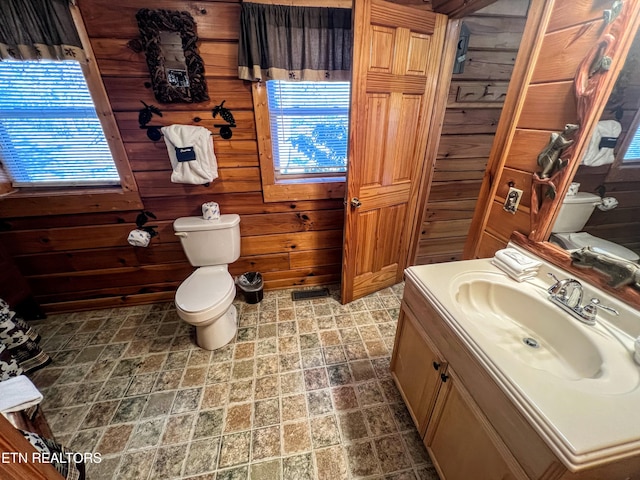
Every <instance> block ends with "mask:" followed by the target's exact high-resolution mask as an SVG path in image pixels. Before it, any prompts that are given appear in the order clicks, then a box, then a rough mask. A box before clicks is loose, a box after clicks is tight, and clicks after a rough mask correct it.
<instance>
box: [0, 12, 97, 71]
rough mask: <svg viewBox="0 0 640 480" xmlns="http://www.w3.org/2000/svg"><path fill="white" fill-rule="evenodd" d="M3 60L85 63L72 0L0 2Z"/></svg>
mask: <svg viewBox="0 0 640 480" xmlns="http://www.w3.org/2000/svg"><path fill="white" fill-rule="evenodd" d="M0 59H4V60H8V59H15V60H40V59H49V60H78V61H81V62H84V61H86V57H85V54H84V51H83V50H82V42H81V41H80V37H79V36H78V32H77V30H76V27H75V24H74V23H73V18H72V16H71V10H70V6H69V0H2V1H0Z"/></svg>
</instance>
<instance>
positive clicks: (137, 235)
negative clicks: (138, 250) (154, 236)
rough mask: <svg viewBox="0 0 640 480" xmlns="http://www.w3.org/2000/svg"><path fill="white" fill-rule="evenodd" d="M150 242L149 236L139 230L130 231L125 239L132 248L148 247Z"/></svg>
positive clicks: (147, 233)
mask: <svg viewBox="0 0 640 480" xmlns="http://www.w3.org/2000/svg"><path fill="white" fill-rule="evenodd" d="M150 241H151V234H150V233H149V232H145V231H144V230H139V229H135V230H131V231H130V232H129V237H128V238H127V242H129V244H130V245H133V246H134V247H148V246H149V242H150Z"/></svg>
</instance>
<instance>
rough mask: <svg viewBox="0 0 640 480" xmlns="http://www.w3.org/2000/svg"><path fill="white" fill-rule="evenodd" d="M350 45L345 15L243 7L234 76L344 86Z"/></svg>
mask: <svg viewBox="0 0 640 480" xmlns="http://www.w3.org/2000/svg"><path fill="white" fill-rule="evenodd" d="M352 42H353V40H352V32H351V10H350V9H346V8H316V7H290V6H284V5H267V4H260V3H243V4H242V11H241V14H240V42H239V45H238V76H239V77H240V78H241V79H243V80H250V81H261V80H263V81H266V80H294V81H295V80H306V81H348V80H350V79H351V54H352Z"/></svg>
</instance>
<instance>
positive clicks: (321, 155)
mask: <svg viewBox="0 0 640 480" xmlns="http://www.w3.org/2000/svg"><path fill="white" fill-rule="evenodd" d="M267 99H268V103H269V120H270V123H271V144H272V147H273V163H274V169H275V173H276V177H280V178H282V177H284V176H286V175H290V176H293V175H298V176H307V175H321V176H327V175H336V174H338V175H339V174H344V172H346V171H347V140H348V137H349V82H285V81H280V80H269V81H268V82H267Z"/></svg>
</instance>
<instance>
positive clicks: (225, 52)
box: [0, 0, 343, 312]
mask: <svg viewBox="0 0 640 480" xmlns="http://www.w3.org/2000/svg"><path fill="white" fill-rule="evenodd" d="M79 5H80V9H81V12H82V15H83V18H84V21H85V24H86V27H87V31H88V34H89V37H90V39H91V44H92V47H93V49H94V52H95V55H96V57H97V59H98V64H99V67H100V70H101V74H102V78H103V81H104V85H105V87H106V90H107V93H108V96H109V100H110V102H111V105H112V108H113V110H114V113H115V116H116V119H117V122H118V126H119V129H120V133H121V135H122V138H123V141H124V143H125V147H126V151H127V153H128V156H129V161H130V163H131V166H132V169H133V171H134V174H135V180H136V182H137V184H138V187H139V190H140V195H141V197H142V201H143V203H144V208H145V209H146V210H149V211H151V212H153V213H154V214H155V215H156V216H157V217H158V220H157V221H154V222H151V224H155V225H158V227H159V228H158V230H159V232H160V235H159V236H158V237H156V238H154V239H153V240H152V243H151V246H150V247H149V248H146V249H145V248H134V247H131V246H130V245H128V244H127V242H126V238H127V234H128V232H129V231H130V230H131V229H132V228H134V227H135V224H134V222H135V217H136V215H137V212H135V211H124V212H123V211H120V212H110V213H98V214H78V215H66V216H42V217H30V218H26V217H25V218H8V219H3V221H2V225H0V227H2V228H1V230H3V231H2V232H1V233H0V242H1V243H2V244H3V246H4V247H5V248H6V250H7V251H8V252H9V253H10V254H11V255H12V257H13V258H14V261H15V262H16V264H17V265H18V267H19V268H20V270H21V272H22V274H23V275H24V276H25V277H26V278H27V281H28V282H29V284H30V286H31V288H32V290H33V293H34V295H35V297H36V299H37V300H38V301H40V302H41V303H42V304H43V306H44V307H45V309H46V310H47V311H49V312H56V311H70V310H82V309H90V308H101V307H112V306H118V305H129V304H137V303H149V302H153V301H166V300H170V299H172V298H173V296H174V293H175V289H176V288H177V286H178V285H179V284H180V282H181V281H182V280H184V279H185V278H186V277H187V276H188V275H189V274H190V273H191V272H192V271H193V268H192V267H191V266H190V265H189V264H188V262H187V260H186V257H185V256H184V253H183V251H182V248H181V246H180V244H179V243H178V241H177V238H176V237H175V236H174V235H173V230H172V222H173V220H174V219H175V218H177V217H180V216H187V215H200V214H201V210H200V205H201V204H202V203H203V202H205V201H216V202H218V203H219V204H220V207H221V211H222V213H238V214H240V215H241V234H242V247H241V254H242V256H241V258H240V260H239V261H237V262H236V263H234V264H233V265H232V266H231V267H230V271H231V273H232V274H238V273H242V272H243V271H249V270H253V271H260V272H262V273H263V275H264V278H265V285H266V288H281V287H289V286H293V285H312V284H326V283H334V282H337V281H339V276H340V263H341V255H342V231H343V205H342V200H331V201H328V200H327V201H324V200H323V201H303V202H282V203H264V202H263V199H262V187H261V182H260V172H259V164H258V151H257V144H256V130H255V121H254V113H253V104H252V98H251V87H250V84H249V83H248V82H244V81H241V80H238V79H237V42H238V35H239V32H238V25H239V12H240V3H239V1H200V2H197V3H196V2H191V1H188V0H153V1H152V0H133V1H131V0H130V1H124V0H81V1H80V2H79ZM140 8H152V9H153V8H163V9H169V10H180V11H188V12H190V13H191V15H192V16H193V17H194V19H195V21H196V23H197V30H198V35H199V37H200V44H199V50H200V55H201V56H202V58H203V60H204V63H205V73H206V77H207V83H208V90H209V96H210V101H209V102H206V103H200V104H196V105H190V104H159V103H158V102H157V101H156V100H155V98H154V96H153V93H152V91H151V89H150V88H149V84H148V82H149V74H148V70H147V66H146V63H145V57H144V54H143V53H135V52H134V51H132V50H131V49H129V48H128V47H127V42H129V41H130V40H132V39H134V38H136V37H137V36H138V34H139V33H138V27H137V24H136V20H135V14H136V12H137V11H138V10H139V9H140ZM141 100H142V101H144V102H146V103H149V104H154V105H157V106H159V107H160V108H161V110H162V111H163V113H164V116H163V117H162V118H161V119H160V118H157V117H154V119H153V122H152V124H162V125H170V124H192V125H203V126H205V127H211V130H212V132H215V131H216V129H214V128H213V127H212V125H213V123H214V120H213V118H212V115H211V109H212V107H213V106H215V105H217V104H219V103H220V102H221V101H222V100H226V103H225V107H227V108H229V109H231V110H232V112H233V114H234V116H235V119H236V122H237V125H238V127H237V128H235V129H234V130H233V137H232V138H231V139H230V140H223V139H221V138H220V136H218V135H216V136H214V145H215V151H216V154H217V158H218V164H219V175H220V178H219V179H217V180H215V181H214V182H213V183H212V184H211V186H210V187H204V186H193V185H184V184H174V183H171V182H170V180H169V178H170V174H171V170H170V162H169V159H168V155H167V151H166V147H165V145H164V142H163V141H161V142H158V143H153V142H151V141H150V140H148V139H147V137H146V135H145V131H143V130H141V129H139V128H138V123H137V116H138V113H137V112H138V110H139V109H140V108H141V107H142V104H141V103H140V101H141ZM196 117H199V118H200V119H202V121H201V122H200V123H196V121H195V119H196ZM216 123H218V122H216Z"/></svg>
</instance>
